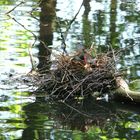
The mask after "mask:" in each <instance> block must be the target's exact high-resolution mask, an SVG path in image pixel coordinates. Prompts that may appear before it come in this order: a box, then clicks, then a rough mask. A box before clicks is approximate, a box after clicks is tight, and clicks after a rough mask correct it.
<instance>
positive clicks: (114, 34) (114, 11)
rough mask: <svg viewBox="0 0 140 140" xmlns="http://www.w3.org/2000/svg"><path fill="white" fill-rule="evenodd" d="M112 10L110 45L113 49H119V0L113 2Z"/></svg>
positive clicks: (112, 0)
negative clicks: (117, 25)
mask: <svg viewBox="0 0 140 140" xmlns="http://www.w3.org/2000/svg"><path fill="white" fill-rule="evenodd" d="M110 6H111V9H110V37H109V43H111V45H112V46H113V47H118V45H117V37H118V32H116V20H117V19H116V18H117V0H111V5H110Z"/></svg>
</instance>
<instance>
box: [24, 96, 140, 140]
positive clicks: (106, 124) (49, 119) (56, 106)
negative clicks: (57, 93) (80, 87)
mask: <svg viewBox="0 0 140 140" xmlns="http://www.w3.org/2000/svg"><path fill="white" fill-rule="evenodd" d="M23 110H24V111H25V113H26V115H27V117H26V119H25V124H26V125H27V128H26V129H24V130H23V134H22V139H30V140H33V139H40V140H44V139H76V138H78V139H79V138H80V140H82V139H83V140H84V139H87V140H91V139H102V138H103V137H105V138H107V139H112V138H127V139H133V138H135V139H136V138H139V135H140V134H139V131H138V130H135V131H134V130H133V126H134V125H138V124H137V122H138V121H140V118H139V117H138V116H137V115H136V114H140V111H139V109H138V108H137V109H136V106H133V105H131V106H129V105H125V104H120V103H118V104H117V103H114V102H112V103H107V102H103V101H96V100H95V99H92V98H87V99H85V100H81V101H80V100H79V101H77V100H76V101H74V100H73V101H69V102H67V103H63V102H57V101H49V100H46V99H45V98H40V97H38V98H37V99H36V102H34V103H32V104H28V105H27V106H25V107H24V108H23ZM134 113H135V114H134ZM135 127H136V126H135ZM137 129H139V126H137Z"/></svg>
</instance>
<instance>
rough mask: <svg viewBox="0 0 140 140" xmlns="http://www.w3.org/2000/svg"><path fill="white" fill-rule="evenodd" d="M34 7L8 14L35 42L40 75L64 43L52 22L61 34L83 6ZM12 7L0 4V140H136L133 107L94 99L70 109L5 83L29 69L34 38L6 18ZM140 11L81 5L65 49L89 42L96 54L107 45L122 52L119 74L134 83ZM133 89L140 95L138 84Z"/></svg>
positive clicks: (138, 68) (116, 3) (114, 4)
mask: <svg viewBox="0 0 140 140" xmlns="http://www.w3.org/2000/svg"><path fill="white" fill-rule="evenodd" d="M37 2H38V1H36V0H34V1H30V0H29V1H28V2H25V3H24V4H23V5H21V6H20V7H18V8H17V9H15V10H14V11H13V12H12V13H11V14H12V15H13V16H14V17H15V18H16V19H17V20H18V21H19V22H20V23H23V25H24V23H25V26H26V28H28V29H29V30H31V31H33V32H34V33H35V35H36V36H37V37H38V38H39V39H38V44H35V46H36V48H32V52H33V54H34V55H37V56H38V60H39V63H38V65H37V67H38V68H40V69H42V68H44V67H48V68H49V67H50V63H49V64H48V60H49V59H50V54H51V49H50V50H48V46H49V45H60V44H61V41H62V38H61V35H60V32H59V29H58V26H57V24H56V21H55V17H57V18H58V19H59V20H60V23H61V30H62V31H63V33H64V32H65V30H66V28H67V25H68V23H69V22H70V20H71V19H72V18H73V17H74V15H75V14H76V12H77V10H78V8H79V6H80V4H81V3H82V0H79V1H75V0H66V1H63V0H59V1H54V0H49V1H45V0H42V1H41V3H39V5H38V4H37ZM15 4H17V2H15V1H8V0H2V1H1V2H0V7H1V8H0V21H1V25H0V28H1V31H0V103H1V106H0V139H3V140H5V139H26V140H27V139H30V140H31V139H42V140H44V139H89V140H90V139H113V138H116V139H139V137H140V136H139V130H140V128H139V125H140V124H139V122H140V115H139V114H140V112H139V108H138V107H137V106H135V105H130V106H129V105H125V104H122V103H118V104H117V103H116V102H115V103H112V102H111V103H105V102H98V103H97V101H95V100H93V99H86V100H79V101H78V102H75V101H70V102H68V103H62V102H56V101H49V100H46V99H45V98H41V97H36V99H34V97H32V96H31V97H29V95H30V93H29V91H28V90H29V89H28V88H27V87H24V88H23V86H24V85H22V84H23V83H22V84H21V83H19V84H18V85H17V83H16V82H18V81H16V82H15V81H13V82H12V83H9V82H7V83H6V82H5V79H7V78H9V77H10V78H11V77H12V76H13V75H19V74H21V73H22V72H23V73H25V72H27V71H29V70H30V69H31V65H30V60H29V56H28V52H27V48H28V46H29V44H30V42H32V41H34V38H33V37H32V34H30V33H29V32H28V31H27V30H25V29H24V28H22V27H21V26H19V24H17V23H15V22H14V21H13V20H12V19H9V18H8V17H7V16H6V15H5V13H6V12H8V10H10V9H11V8H13V7H14V6H15ZM64 6H65V7H64ZM32 7H35V8H37V9H36V11H33V13H32V14H33V15H34V17H35V18H34V17H33V18H32V17H31V10H32ZM139 11H140V2H139V1H138V0H137V1H129V2H126V1H122V0H108V1H106V0H102V1H101V0H96V1H95V0H87V1H86V0H84V3H83V7H82V9H81V11H80V13H79V14H78V16H77V18H76V19H75V21H74V22H73V24H72V25H71V28H70V30H69V31H68V36H67V39H66V44H67V45H68V47H69V48H67V49H68V50H70V49H73V48H76V47H77V46H78V44H79V43H80V44H82V45H83V46H84V47H89V46H90V45H91V43H92V42H94V43H95V45H97V46H99V47H98V49H99V51H101V50H108V49H109V48H108V47H107V45H108V44H111V45H112V47H113V48H115V49H119V48H122V49H123V51H122V55H121V58H120V62H119V63H120V68H122V69H126V78H127V79H128V80H130V81H131V80H134V79H138V78H139V77H140V62H139V60H140V59H139V57H140V47H139V46H140V43H139V40H140V39H139V33H140V28H139V23H140V20H139V19H140V18H139ZM38 19H39V20H38ZM23 21H24V22H23ZM17 87H19V88H17ZM132 87H133V88H136V89H137V90H139V89H140V85H139V82H137V84H134V85H133V86H132ZM25 91H27V92H25Z"/></svg>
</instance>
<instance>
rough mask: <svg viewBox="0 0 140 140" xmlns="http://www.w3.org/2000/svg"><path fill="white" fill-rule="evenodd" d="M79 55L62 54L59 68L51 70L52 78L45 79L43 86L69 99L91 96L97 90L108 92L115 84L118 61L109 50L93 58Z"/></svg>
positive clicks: (51, 93) (40, 88) (58, 62)
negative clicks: (81, 57) (116, 61)
mask: <svg viewBox="0 0 140 140" xmlns="http://www.w3.org/2000/svg"><path fill="white" fill-rule="evenodd" d="M77 58H79V56H78V55H75V56H64V55H61V56H58V58H57V68H56V69H55V70H52V71H51V72H50V73H49V78H48V79H45V80H42V81H44V83H43V84H42V85H41V86H40V87H39V90H44V91H47V92H48V93H49V94H50V95H52V96H55V97H60V98H64V99H68V98H69V97H75V96H87V95H89V94H91V93H93V92H95V91H98V92H101V93H102V94H104V93H105V92H108V91H109V90H112V89H114V88H115V86H116V80H115V79H116V75H115V65H114V60H113V59H112V58H111V57H110V54H109V53H107V54H103V53H102V54H98V55H96V57H94V58H90V61H86V60H85V58H84V57H83V59H80V58H79V59H77ZM46 75H48V74H46ZM50 75H51V76H50ZM45 77H47V76H45Z"/></svg>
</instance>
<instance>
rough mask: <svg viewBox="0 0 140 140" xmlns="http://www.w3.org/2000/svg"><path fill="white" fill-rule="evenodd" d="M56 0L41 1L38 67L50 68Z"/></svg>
mask: <svg viewBox="0 0 140 140" xmlns="http://www.w3.org/2000/svg"><path fill="white" fill-rule="evenodd" d="M55 6H56V1H55V0H42V1H41V3H40V7H41V12H40V31H39V35H40V37H39V38H40V44H39V45H38V49H39V53H38V55H39V56H38V58H39V64H38V68H39V69H40V68H44V67H45V68H46V67H47V68H49V67H50V65H49V62H50V61H49V60H50V55H51V50H50V49H48V46H49V45H52V40H53V27H52V26H53V19H54V17H55Z"/></svg>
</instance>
